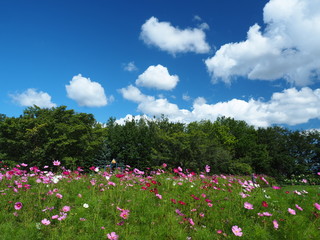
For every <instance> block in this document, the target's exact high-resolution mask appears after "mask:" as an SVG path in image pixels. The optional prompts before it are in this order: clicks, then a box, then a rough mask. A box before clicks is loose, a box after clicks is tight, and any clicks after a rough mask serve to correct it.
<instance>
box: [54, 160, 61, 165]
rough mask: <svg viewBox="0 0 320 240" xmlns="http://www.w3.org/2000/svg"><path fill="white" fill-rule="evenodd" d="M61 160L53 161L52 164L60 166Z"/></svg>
mask: <svg viewBox="0 0 320 240" xmlns="http://www.w3.org/2000/svg"><path fill="white" fill-rule="evenodd" d="M60 164H61V162H60V161H58V160H55V161H53V166H60Z"/></svg>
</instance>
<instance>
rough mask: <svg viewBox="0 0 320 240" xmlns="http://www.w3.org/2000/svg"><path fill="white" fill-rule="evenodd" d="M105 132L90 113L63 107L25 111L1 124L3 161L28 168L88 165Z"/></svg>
mask: <svg viewBox="0 0 320 240" xmlns="http://www.w3.org/2000/svg"><path fill="white" fill-rule="evenodd" d="M104 131H105V130H104V129H103V128H102V127H101V126H100V125H99V124H97V123H96V121H95V119H94V117H93V115H92V114H85V113H75V112H74V111H73V110H67V109H66V107H65V106H61V107H57V108H51V109H41V108H39V107H37V106H34V107H29V108H27V109H26V110H25V111H24V113H23V115H22V116H20V117H19V118H13V117H12V118H5V119H4V120H2V121H1V125H0V149H1V150H0V151H1V153H2V155H3V157H4V158H5V159H8V160H13V161H16V162H20V163H21V162H24V163H28V164H30V165H37V166H43V165H49V166H51V165H52V161H53V160H59V161H62V162H63V164H64V166H67V167H69V168H76V167H77V166H90V165H91V164H92V161H93V157H94V156H95V154H96V152H97V151H98V150H99V149H100V148H101V144H102V143H103V136H104Z"/></svg>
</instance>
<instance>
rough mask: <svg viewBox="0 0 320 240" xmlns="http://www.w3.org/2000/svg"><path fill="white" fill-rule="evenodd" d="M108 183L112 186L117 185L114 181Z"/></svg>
mask: <svg viewBox="0 0 320 240" xmlns="http://www.w3.org/2000/svg"><path fill="white" fill-rule="evenodd" d="M108 185H111V186H114V187H115V186H116V184H115V183H114V182H108Z"/></svg>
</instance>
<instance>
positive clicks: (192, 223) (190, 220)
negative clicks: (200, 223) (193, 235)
mask: <svg viewBox="0 0 320 240" xmlns="http://www.w3.org/2000/svg"><path fill="white" fill-rule="evenodd" d="M188 220H189V223H190V224H191V225H192V226H193V225H194V221H193V220H192V218H189V219H188Z"/></svg>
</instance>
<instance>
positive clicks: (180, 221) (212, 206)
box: [0, 162, 320, 240]
mask: <svg viewBox="0 0 320 240" xmlns="http://www.w3.org/2000/svg"><path fill="white" fill-rule="evenodd" d="M54 164H55V165H52V166H50V167H48V168H44V169H38V168H37V167H30V166H26V165H25V164H20V165H18V166H16V167H15V168H12V169H7V168H4V167H3V168H1V169H0V170H1V171H0V209H1V212H0V222H1V224H0V239H1V240H15V239H19V240H20V239H21V240H28V239H32V240H36V239H39V240H40V239H41V240H42V239H55V240H56V239H66V240H71V239H83V240H84V239H86V240H87V239H120V240H122V239H126V240H131V239H132V240H144V239H152V240H153V239H160V240H161V239H164V240H166V239H184V240H185V239H194V240H201V239H239V238H240V239H250V240H251V239H266V240H270V239H292V240H297V239H299V240H303V239H308V240H309V239H320V221H319V219H320V205H319V204H320V200H319V199H320V191H319V186H311V185H309V184H308V182H306V183H305V185H299V186H285V187H279V186H278V185H277V184H276V183H275V182H274V180H273V179H272V178H268V177H266V176H256V178H255V180H256V184H254V183H253V182H252V181H251V177H249V176H224V175H213V174H211V173H210V171H209V170H210V168H209V167H207V168H206V169H205V170H206V171H205V170H204V172H203V173H200V174H195V173H189V172H186V171H185V170H183V169H181V168H177V169H173V170H171V169H170V170H168V169H166V168H165V167H164V166H163V167H160V168H159V169H158V170H156V171H151V172H148V173H147V172H143V171H140V170H138V169H131V168H129V167H127V168H126V170H125V171H124V172H118V171H116V172H115V173H109V172H104V171H100V170H99V169H97V168H94V167H93V168H91V170H90V171H91V172H89V173H86V174H83V173H82V171H81V169H78V170H77V171H73V172H71V171H69V170H67V169H64V168H63V167H62V166H59V163H58V162H55V163H54ZM48 169H51V170H52V172H51V171H48ZM319 177H320V176H319Z"/></svg>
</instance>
